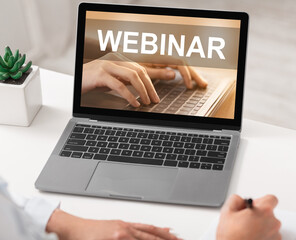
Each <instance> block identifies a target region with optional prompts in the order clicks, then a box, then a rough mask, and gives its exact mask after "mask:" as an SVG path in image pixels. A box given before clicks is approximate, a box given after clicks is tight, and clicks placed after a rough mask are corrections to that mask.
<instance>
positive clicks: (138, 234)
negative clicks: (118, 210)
mask: <svg viewBox="0 0 296 240" xmlns="http://www.w3.org/2000/svg"><path fill="white" fill-rule="evenodd" d="M46 231H47V232H54V233H56V234H57V235H58V236H59V239H60V240H70V239H71V240H106V239H108V240H121V239H122V240H123V239H124V240H134V239H139V240H178V238H177V237H176V236H174V235H173V234H171V233H170V232H169V231H170V230H169V228H159V227H155V226H152V225H146V224H139V223H127V222H123V221H120V220H109V221H103V220H90V219H83V218H79V217H76V216H73V215H70V214H68V213H66V212H64V211H62V210H59V209H57V210H55V211H54V213H53V214H52V216H51V218H50V219H49V222H48V224H47V228H46Z"/></svg>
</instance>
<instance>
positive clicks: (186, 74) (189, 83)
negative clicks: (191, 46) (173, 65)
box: [177, 65, 192, 89]
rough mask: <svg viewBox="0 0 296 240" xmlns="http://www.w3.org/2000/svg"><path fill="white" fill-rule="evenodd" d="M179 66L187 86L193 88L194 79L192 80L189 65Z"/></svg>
mask: <svg viewBox="0 0 296 240" xmlns="http://www.w3.org/2000/svg"><path fill="white" fill-rule="evenodd" d="M177 67H178V70H179V72H180V74H181V76H182V78H183V80H184V83H185V86H186V87H187V88H188V89H191V88H192V81H191V75H190V72H189V69H188V67H187V66H181V65H179V66H177Z"/></svg>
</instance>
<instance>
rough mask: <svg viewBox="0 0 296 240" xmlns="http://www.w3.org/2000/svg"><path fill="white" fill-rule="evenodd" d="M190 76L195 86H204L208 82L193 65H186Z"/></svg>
mask: <svg viewBox="0 0 296 240" xmlns="http://www.w3.org/2000/svg"><path fill="white" fill-rule="evenodd" d="M188 69H189V72H190V74H191V77H192V78H193V80H194V81H195V82H196V84H197V86H198V87H200V88H206V87H207V86H208V82H207V81H206V80H205V79H203V77H202V76H200V75H199V74H198V73H197V72H196V70H195V69H194V68H193V67H190V66H188Z"/></svg>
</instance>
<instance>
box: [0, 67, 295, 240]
mask: <svg viewBox="0 0 296 240" xmlns="http://www.w3.org/2000/svg"><path fill="white" fill-rule="evenodd" d="M41 79H42V94H43V104H44V106H43V107H42V109H41V110H40V112H39V113H38V115H37V116H36V118H35V119H34V121H33V123H32V125H31V126H30V127H14V126H4V125H0V146H1V147H0V149H1V151H0V176H2V177H4V178H5V179H6V180H7V181H8V182H9V184H10V187H11V188H12V189H13V190H16V191H18V192H21V193H23V194H26V195H41V196H43V197H48V198H49V197H50V198H56V199H59V200H61V202H62V203H61V208H62V209H63V210H65V211H68V212H70V213H72V214H75V215H78V216H81V217H87V218H95V219H122V220H126V221H133V222H144V223H151V224H155V225H159V226H169V227H171V228H173V229H174V231H175V232H176V233H178V234H179V236H180V237H182V238H184V239H186V240H196V239H198V238H199V237H200V236H201V235H202V234H203V233H204V232H205V229H206V228H207V227H208V226H209V225H210V223H211V222H212V220H213V219H214V218H215V217H216V216H217V215H218V214H219V209H213V208H204V207H203V208H202V207H189V206H178V205H166V204H156V203H142V202H133V201H124V200H111V199H102V198H94V197H80V196H71V195H63V194H51V193H41V192H39V191H37V190H36V189H35V188H34V182H35V180H36V178H37V177H38V175H39V173H40V171H41V170H42V168H43V166H44V164H45V163H46V161H47V159H48V157H49V155H50V154H51V151H52V150H53V148H54V146H55V144H56V142H57V140H58V138H59V137H60V135H61V133H62V131H63V129H64V127H65V126H66V124H67V122H68V120H69V119H70V118H71V113H72V95H73V77H71V76H69V75H64V74H60V73H55V72H52V71H47V70H43V69H42V70H41ZM295 146H296V131H294V130H289V129H285V128H280V127H276V126H272V125H268V124H264V123H260V122H255V121H251V120H247V119H244V122H243V131H242V139H241V144H240V148H239V151H238V156H237V161H236V163H235V167H234V172H233V175H232V179H231V184H230V189H229V192H228V195H230V194H232V193H237V194H240V195H241V196H243V197H254V198H255V197H259V196H262V195H264V194H267V193H272V194H275V195H276V196H278V198H279V208H281V209H283V210H291V211H292V210H293V211H296V204H295V202H294V201H295V198H296V190H295V183H296V174H295V172H296V159H295V157H294V155H295Z"/></svg>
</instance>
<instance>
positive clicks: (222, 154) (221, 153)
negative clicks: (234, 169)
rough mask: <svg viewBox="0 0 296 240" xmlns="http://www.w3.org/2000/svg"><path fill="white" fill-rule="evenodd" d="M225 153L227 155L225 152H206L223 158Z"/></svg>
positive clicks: (210, 155) (211, 155)
mask: <svg viewBox="0 0 296 240" xmlns="http://www.w3.org/2000/svg"><path fill="white" fill-rule="evenodd" d="M226 155H227V153H226V152H214V151H209V152H208V156H209V157H217V158H225V157H226Z"/></svg>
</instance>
